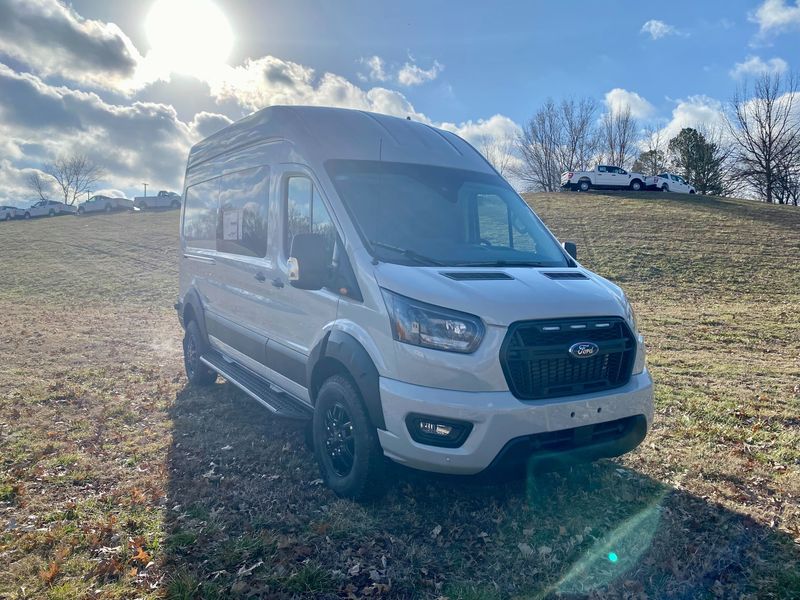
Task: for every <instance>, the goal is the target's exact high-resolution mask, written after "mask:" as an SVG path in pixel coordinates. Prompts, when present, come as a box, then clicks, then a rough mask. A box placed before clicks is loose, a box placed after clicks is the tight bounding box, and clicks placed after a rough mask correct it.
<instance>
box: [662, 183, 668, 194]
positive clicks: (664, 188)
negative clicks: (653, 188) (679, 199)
mask: <svg viewBox="0 0 800 600" xmlns="http://www.w3.org/2000/svg"><path fill="white" fill-rule="evenodd" d="M661 191H662V192H668V191H669V186H668V185H667V184H666V183H665V184H664V185H662V186H661Z"/></svg>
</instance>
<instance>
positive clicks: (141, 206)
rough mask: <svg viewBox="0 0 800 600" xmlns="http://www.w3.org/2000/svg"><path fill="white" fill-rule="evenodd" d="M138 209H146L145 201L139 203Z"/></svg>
mask: <svg viewBox="0 0 800 600" xmlns="http://www.w3.org/2000/svg"><path fill="white" fill-rule="evenodd" d="M139 210H147V202H142V203H141V204H140V205H139Z"/></svg>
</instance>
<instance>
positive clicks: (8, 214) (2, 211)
mask: <svg viewBox="0 0 800 600" xmlns="http://www.w3.org/2000/svg"><path fill="white" fill-rule="evenodd" d="M16 218H17V209H16V208H15V207H13V206H0V221H10V220H11V219H16Z"/></svg>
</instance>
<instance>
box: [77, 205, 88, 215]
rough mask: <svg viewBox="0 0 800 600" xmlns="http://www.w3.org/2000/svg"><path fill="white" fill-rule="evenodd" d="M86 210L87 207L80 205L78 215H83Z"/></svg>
mask: <svg viewBox="0 0 800 600" xmlns="http://www.w3.org/2000/svg"><path fill="white" fill-rule="evenodd" d="M84 212H86V209H85V208H83V207H82V206H79V207H78V212H77V214H78V215H82V214H83V213H84Z"/></svg>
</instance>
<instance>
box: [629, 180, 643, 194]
mask: <svg viewBox="0 0 800 600" xmlns="http://www.w3.org/2000/svg"><path fill="white" fill-rule="evenodd" d="M631 189H632V190H633V191H634V192H638V191H639V190H641V189H642V182H641V181H633V182H631Z"/></svg>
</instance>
